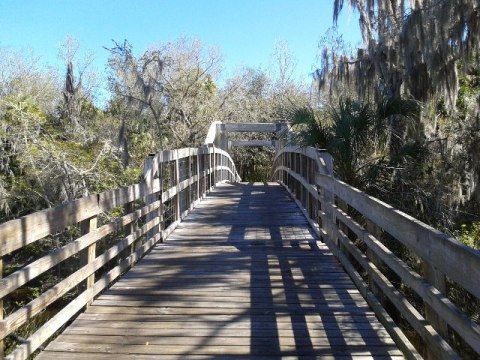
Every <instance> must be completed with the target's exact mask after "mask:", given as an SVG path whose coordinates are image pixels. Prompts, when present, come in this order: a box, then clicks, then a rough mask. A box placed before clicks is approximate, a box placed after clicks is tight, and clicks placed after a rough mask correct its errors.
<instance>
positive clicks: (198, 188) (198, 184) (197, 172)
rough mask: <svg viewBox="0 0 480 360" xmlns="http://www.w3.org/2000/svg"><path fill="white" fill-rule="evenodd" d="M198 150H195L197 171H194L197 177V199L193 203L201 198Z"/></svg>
mask: <svg viewBox="0 0 480 360" xmlns="http://www.w3.org/2000/svg"><path fill="white" fill-rule="evenodd" d="M200 156H201V155H200V148H198V149H197V157H196V159H197V171H196V174H195V175H197V198H196V199H195V201H197V200H198V199H200V197H201V194H200V181H201V178H200Z"/></svg>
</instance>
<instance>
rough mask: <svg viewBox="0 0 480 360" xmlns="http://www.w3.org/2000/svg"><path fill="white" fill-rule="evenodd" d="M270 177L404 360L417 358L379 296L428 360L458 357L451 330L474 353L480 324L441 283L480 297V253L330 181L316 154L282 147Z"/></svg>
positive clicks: (324, 161)
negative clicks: (400, 252)
mask: <svg viewBox="0 0 480 360" xmlns="http://www.w3.org/2000/svg"><path fill="white" fill-rule="evenodd" d="M273 178H274V179H275V180H277V181H279V182H280V183H281V184H282V185H283V186H285V187H286V188H287V189H288V190H289V191H290V193H291V194H292V195H293V196H294V198H295V199H296V201H297V203H298V204H299V205H300V206H301V208H302V209H303V211H304V213H305V215H306V217H307V218H308V219H309V221H310V222H311V224H312V225H313V227H314V229H316V231H317V233H318V235H319V236H320V237H321V238H322V240H323V241H324V242H325V243H326V244H327V245H328V246H329V248H330V249H331V251H332V252H333V253H334V254H335V255H336V256H337V258H338V259H339V261H340V262H341V263H342V265H343V266H344V268H345V269H346V270H347V272H348V273H349V274H350V276H351V277H352V279H353V280H354V282H355V283H356V284H357V286H358V287H359V289H360V290H361V291H362V294H363V295H364V297H365V298H366V300H367V301H368V302H369V304H370V305H371V306H372V308H373V310H374V311H375V312H376V313H377V315H378V316H379V318H380V320H382V322H383V323H384V325H385V326H386V328H387V330H388V331H389V332H390V334H391V335H392V337H393V338H394V340H395V341H396V342H397V344H398V345H399V346H400V347H401V348H402V350H403V351H404V352H405V354H406V355H407V357H409V358H417V357H418V356H419V353H418V351H417V350H416V349H414V348H413V346H412V344H411V343H410V341H409V340H408V339H407V338H406V336H405V335H404V334H402V333H401V332H400V329H399V328H398V327H397V326H396V325H395V323H394V322H393V321H392V318H391V317H390V316H389V315H388V314H386V313H385V310H384V307H383V304H381V302H382V299H384V298H388V300H389V301H390V304H393V306H394V307H395V308H396V310H397V311H398V312H399V313H400V314H401V316H402V317H403V318H404V319H405V320H407V321H408V322H409V324H410V325H411V327H412V328H413V329H414V330H415V332H416V333H417V334H418V335H419V337H420V338H421V339H422V340H423V341H424V343H425V344H426V347H427V348H428V352H429V354H428V355H429V356H431V357H433V358H436V359H452V358H458V355H457V353H456V352H455V351H454V350H453V348H452V341H451V336H450V335H449V332H450V331H449V328H451V329H453V330H454V331H455V332H456V333H457V334H458V335H459V336H460V337H461V338H462V339H463V341H465V342H466V343H467V344H468V345H469V346H470V347H471V348H472V349H473V350H474V351H475V352H477V354H480V326H479V324H478V323H476V322H475V321H473V320H472V319H471V318H469V317H468V316H467V314H465V313H464V312H463V311H462V310H461V309H460V308H459V307H458V306H457V305H456V304H454V302H453V301H452V300H451V299H450V298H449V297H448V295H447V284H446V278H448V279H450V281H454V282H455V284H456V285H455V286H458V287H461V288H463V289H464V290H465V291H467V292H469V293H470V294H472V296H474V297H475V298H476V299H479V298H480V283H479V279H480V252H478V251H476V250H474V249H472V248H470V247H468V246H466V245H464V244H462V243H460V242H458V241H457V240H456V239H454V238H452V237H450V236H448V235H446V234H444V233H442V232H440V231H438V230H436V229H434V228H432V227H430V226H428V225H426V224H424V223H422V222H421V221H419V220H417V219H415V218H413V217H411V216H409V215H407V214H405V213H403V212H401V211H399V210H396V209H394V208H392V207H391V206H390V205H388V204H386V203H384V202H382V201H380V200H378V199H375V198H373V197H371V196H369V195H367V194H365V193H363V192H361V191H360V190H358V189H355V188H353V187H351V186H350V185H348V184H346V183H344V182H342V181H339V180H338V179H335V178H334V177H333V176H332V171H331V157H330V156H329V155H328V154H326V153H324V152H319V151H318V150H317V149H314V148H295V147H289V148H285V149H282V150H281V151H279V152H278V153H277V155H276V156H275V162H274V170H273ZM382 236H386V237H390V238H393V239H395V240H394V241H398V242H399V243H400V244H402V246H404V247H405V248H406V249H408V250H409V251H411V252H413V253H414V254H415V255H416V256H417V257H418V258H419V260H420V261H421V262H422V266H421V267H420V270H419V269H417V270H415V269H413V268H412V267H410V266H409V265H408V264H407V263H406V262H405V261H404V260H403V259H401V258H400V257H398V256H397V255H396V254H395V253H394V251H393V250H392V249H390V248H388V247H387V244H388V242H386V241H382ZM357 245H359V246H357ZM392 273H394V274H396V276H397V277H398V278H400V279H401V286H404V287H407V288H409V289H411V290H412V291H413V292H415V293H416V294H417V295H418V297H419V298H421V299H423V304H424V305H423V306H424V308H420V309H419V308H418V307H415V306H414V305H413V304H411V303H410V302H409V301H408V298H407V297H406V296H404V295H403V293H402V291H401V289H400V288H399V286H398V284H397V285H396V286H394V285H393V283H392V281H391V279H390V278H391V274H392ZM360 274H362V275H363V277H362V276H360ZM422 314H424V315H422Z"/></svg>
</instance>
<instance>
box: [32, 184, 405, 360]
mask: <svg viewBox="0 0 480 360" xmlns="http://www.w3.org/2000/svg"><path fill="white" fill-rule="evenodd" d="M180 358H182V359H231V358H248V359H252V358H254V359H257V358H258V359H260V358H262V359H263V358H265V359H279V358H282V359H283V358H291V359H298V358H305V359H310V358H312V359H313V358H325V359H328V358H332V359H333V358H335V359H353V358H355V359H356V358H358V359H367V358H375V359H384V358H394V359H396V358H403V356H402V353H401V352H400V351H399V350H398V349H397V347H396V346H395V344H394V342H393V341H392V339H391V338H390V337H389V335H388V333H387V332H386V330H385V329H384V328H383V326H382V325H381V324H380V323H379V321H378V320H377V319H376V318H375V316H374V314H373V312H372V311H371V310H370V309H369V307H368V305H367V303H366V302H365V301H364V300H363V298H362V296H361V295H360V293H359V291H358V290H357V288H356V287H355V286H354V284H353V283H352V281H351V280H350V278H349V277H348V276H347V274H346V273H345V272H344V271H343V270H342V268H341V267H340V266H339V265H338V263H337V261H336V260H335V258H334V256H333V255H332V254H331V252H330V251H329V250H328V248H327V247H326V246H325V245H324V244H322V243H321V242H319V241H318V239H317V237H316V236H315V234H314V233H313V231H312V230H311V229H310V227H309V225H308V222H307V221H306V219H305V218H304V216H303V215H302V213H301V212H300V210H299V209H298V207H297V205H296V204H295V202H293V201H292V200H291V198H290V197H289V195H288V193H287V192H286V191H285V190H284V189H283V187H281V186H280V185H278V184H277V183H269V184H258V183H256V184H241V183H236V184H224V185H221V186H219V187H218V188H216V189H215V190H214V191H213V192H211V193H210V194H209V195H208V196H207V198H205V199H204V200H203V201H202V202H200V203H199V204H198V205H197V207H196V208H195V209H194V210H193V211H192V212H191V213H190V214H189V215H188V217H187V218H186V219H185V220H184V221H183V222H182V223H181V224H180V226H179V227H178V228H177V229H176V230H175V231H174V232H173V233H172V234H171V235H170V237H169V238H168V239H167V241H166V242H164V243H161V244H158V245H157V246H156V247H155V248H154V249H153V250H152V251H151V253H150V254H149V255H147V256H146V257H145V258H144V259H142V260H141V261H140V262H139V263H138V264H137V265H136V266H135V267H134V268H133V269H132V270H131V271H130V272H129V273H127V274H126V275H125V276H123V277H122V278H121V279H120V280H119V281H118V282H117V283H116V284H115V285H113V286H112V287H111V288H110V289H109V290H108V291H106V292H105V293H104V294H103V295H101V296H100V297H99V298H98V299H97V300H95V301H94V302H93V304H92V305H91V306H90V307H89V308H88V309H87V311H86V312H85V313H83V314H81V315H80V316H79V317H78V318H77V319H76V320H75V321H74V322H73V323H72V324H71V325H70V326H69V327H68V328H67V329H66V330H65V331H63V333H62V334H61V335H59V336H58V337H57V338H56V339H55V340H54V341H53V342H51V343H50V344H49V345H48V346H47V347H46V349H45V350H44V351H43V352H42V353H41V354H40V355H39V356H38V357H37V359H180Z"/></svg>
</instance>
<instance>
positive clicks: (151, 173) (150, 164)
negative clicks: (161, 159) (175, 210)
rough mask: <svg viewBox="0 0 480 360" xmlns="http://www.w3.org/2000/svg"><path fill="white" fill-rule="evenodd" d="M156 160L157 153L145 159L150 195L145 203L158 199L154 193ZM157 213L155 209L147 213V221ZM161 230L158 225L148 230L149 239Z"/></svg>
mask: <svg viewBox="0 0 480 360" xmlns="http://www.w3.org/2000/svg"><path fill="white" fill-rule="evenodd" d="M154 161H155V155H150V156H149V157H148V158H146V159H145V164H144V171H143V173H144V179H145V184H146V187H147V192H148V195H147V196H146V197H145V204H146V205H149V204H151V203H153V202H155V200H156V195H155V194H154V193H153V179H154V178H155V173H156V172H157V171H156V169H155V165H156V164H154ZM156 215H157V213H156V212H155V211H152V212H150V213H148V214H147V216H146V221H147V223H148V222H149V221H151V220H153V219H155V216H156ZM158 231H159V228H158V226H155V227H153V228H152V229H151V230H149V231H148V232H147V240H150V239H151V238H153V237H154V236H155V234H156V233H157V232H158Z"/></svg>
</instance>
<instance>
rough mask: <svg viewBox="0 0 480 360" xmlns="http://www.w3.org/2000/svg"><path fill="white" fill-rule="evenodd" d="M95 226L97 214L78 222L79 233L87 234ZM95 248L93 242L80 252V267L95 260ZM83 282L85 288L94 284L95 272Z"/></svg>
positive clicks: (95, 245)
mask: <svg viewBox="0 0 480 360" xmlns="http://www.w3.org/2000/svg"><path fill="white" fill-rule="evenodd" d="M96 228H97V216H93V217H91V218H89V219H85V220H83V221H82V222H80V233H81V234H82V235H85V234H88V233H90V232H92V231H94V230H95V229H96ZM96 248H97V244H96V243H94V244H92V245H90V246H88V247H87V248H86V249H84V250H83V251H82V252H81V253H80V267H82V266H85V265H88V264H89V263H91V262H92V261H93V260H95V257H96ZM84 284H85V285H84V286H85V289H89V288H91V287H92V286H93V285H94V284H95V273H93V274H91V275H90V276H89V277H87V279H86V280H85V283H84ZM90 304H91V301H90V302H89V303H88V304H87V305H90Z"/></svg>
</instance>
